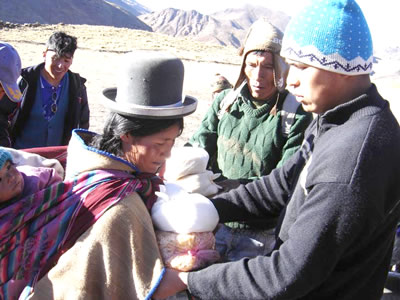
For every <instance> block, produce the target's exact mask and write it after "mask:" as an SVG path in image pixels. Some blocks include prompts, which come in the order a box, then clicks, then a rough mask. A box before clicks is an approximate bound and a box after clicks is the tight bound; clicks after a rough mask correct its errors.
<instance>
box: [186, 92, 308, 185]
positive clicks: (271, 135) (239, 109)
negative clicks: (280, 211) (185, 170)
mask: <svg viewBox="0 0 400 300" xmlns="http://www.w3.org/2000/svg"><path fill="white" fill-rule="evenodd" d="M229 91H231V90H227V91H224V92H222V93H221V94H220V95H218V97H217V98H216V99H215V100H214V102H213V104H212V106H211V107H210V109H209V110H208V112H207V114H206V116H205V117H204V119H203V121H202V123H201V126H200V128H199V130H198V131H197V132H196V133H195V134H194V135H193V137H192V138H191V139H190V141H189V143H190V144H191V145H198V146H200V147H202V148H204V149H205V150H206V151H207V152H208V153H209V155H210V168H211V169H212V170H213V171H214V172H215V173H222V175H223V176H224V177H225V178H228V179H255V178H258V177H261V176H263V175H266V174H269V173H270V172H271V170H273V169H274V168H275V167H277V166H280V165H282V163H283V162H285V161H286V160H287V159H288V158H289V157H290V156H292V155H293V154H294V153H295V152H296V151H297V150H298V149H299V147H300V145H301V143H302V141H303V138H304V131H305V129H306V128H307V126H308V125H309V124H310V122H311V120H312V115H311V114H310V113H305V112H304V110H303V109H302V107H301V105H300V106H299V107H298V109H297V112H296V117H295V121H294V123H293V125H292V126H291V128H290V133H289V134H288V136H285V135H284V134H283V130H282V127H281V109H282V104H283V101H284V99H285V97H286V95H287V91H284V92H282V93H279V96H278V101H276V100H275V99H271V100H270V101H266V103H265V104H263V105H261V106H255V105H254V104H253V101H254V99H253V98H252V97H251V95H250V93H249V91H248V88H247V86H246V88H244V89H243V90H242V91H241V92H240V93H239V95H238V97H237V99H236V101H235V102H234V103H233V104H232V106H231V107H230V109H229V112H227V113H225V114H224V115H223V116H222V118H221V120H219V119H218V112H219V111H220V103H221V101H222V100H223V99H224V98H225V96H226V95H227V94H228V93H229Z"/></svg>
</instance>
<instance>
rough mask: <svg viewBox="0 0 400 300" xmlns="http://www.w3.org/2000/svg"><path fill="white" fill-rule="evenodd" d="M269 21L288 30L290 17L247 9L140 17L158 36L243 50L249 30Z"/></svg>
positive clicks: (165, 12)
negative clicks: (259, 20) (266, 19)
mask: <svg viewBox="0 0 400 300" xmlns="http://www.w3.org/2000/svg"><path fill="white" fill-rule="evenodd" d="M263 16H264V17H267V18H269V19H270V20H271V23H272V24H275V26H277V27H278V28H280V29H281V30H284V28H285V27H286V24H287V23H288V22H289V19H290V17H289V16H287V15H286V14H284V13H282V12H275V11H272V10H270V9H268V8H264V7H259V6H252V5H246V6H244V7H243V8H240V9H226V10H224V11H221V12H217V13H214V14H212V15H203V14H201V13H200V12H198V11H195V10H190V11H185V10H179V9H175V8H167V9H164V10H161V11H158V12H153V13H149V14H145V15H141V16H139V19H140V20H142V21H143V22H144V23H146V24H148V25H149V26H151V27H152V29H153V30H154V31H155V32H158V33H164V34H167V35H170V36H175V37H191V38H193V39H195V40H197V41H201V42H209V43H216V44H218V45H223V46H233V47H236V48H238V47H240V46H241V43H242V42H243V40H244V38H245V35H246V32H247V29H248V28H249V27H250V26H251V24H253V23H254V21H256V20H257V19H259V18H260V17H263Z"/></svg>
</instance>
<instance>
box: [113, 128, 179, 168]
mask: <svg viewBox="0 0 400 300" xmlns="http://www.w3.org/2000/svg"><path fill="white" fill-rule="evenodd" d="M180 132H181V129H180V127H179V125H177V124H176V125H172V126H171V127H168V128H166V129H164V130H163V131H160V132H158V133H155V134H152V135H149V136H144V137H133V136H131V135H130V134H126V135H124V136H122V137H121V139H122V142H123V144H122V150H123V152H124V154H125V159H126V160H127V161H129V162H131V163H133V164H134V165H136V166H137V167H138V168H139V170H140V171H141V172H146V173H154V174H155V173H157V171H158V170H159V169H160V168H161V167H162V166H163V165H164V163H165V161H166V159H167V158H168V157H170V155H171V149H172V147H173V146H174V144H175V140H176V138H177V137H178V136H179V134H180Z"/></svg>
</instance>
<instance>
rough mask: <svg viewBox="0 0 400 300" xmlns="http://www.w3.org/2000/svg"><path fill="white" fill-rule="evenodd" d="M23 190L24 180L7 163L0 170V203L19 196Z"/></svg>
mask: <svg viewBox="0 0 400 300" xmlns="http://www.w3.org/2000/svg"><path fill="white" fill-rule="evenodd" d="M23 189H24V179H23V177H22V174H21V173H20V172H19V171H18V170H17V168H16V167H15V165H14V164H13V163H11V161H9V160H8V161H7V162H6V163H5V164H4V165H3V168H1V169H0V191H1V193H0V202H5V201H8V200H11V199H13V198H14V197H17V196H19V195H20V194H21V193H22V191H23Z"/></svg>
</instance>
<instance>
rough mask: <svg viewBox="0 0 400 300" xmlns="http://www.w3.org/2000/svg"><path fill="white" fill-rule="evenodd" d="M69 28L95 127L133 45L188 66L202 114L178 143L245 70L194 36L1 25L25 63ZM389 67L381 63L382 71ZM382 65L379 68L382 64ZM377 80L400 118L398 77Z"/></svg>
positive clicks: (187, 88)
mask: <svg viewBox="0 0 400 300" xmlns="http://www.w3.org/2000/svg"><path fill="white" fill-rule="evenodd" d="M56 30H63V31H66V32H67V33H69V34H72V35H74V36H77V37H78V46H79V48H78V50H77V51H76V53H75V57H74V62H73V65H72V67H71V70H72V71H74V72H78V73H80V74H81V76H83V77H85V78H86V79H87V83H86V86H87V91H88V97H89V106H90V110H91V119H90V130H92V131H95V132H101V129H102V125H103V123H104V120H105V117H106V115H107V109H106V108H105V107H103V105H102V99H103V96H102V90H103V89H105V88H108V87H113V86H116V79H115V78H116V75H117V74H116V65H117V63H118V61H119V59H120V58H121V56H122V55H123V54H124V53H125V52H128V51H131V50H133V49H163V50H167V51H169V52H171V53H173V54H175V55H177V56H178V57H180V58H181V59H182V60H183V62H184V65H185V81H184V94H187V95H191V96H194V97H196V98H197V99H198V100H199V104H198V108H197V110H196V112H195V113H194V114H192V115H190V116H188V117H186V118H185V130H184V132H183V134H182V136H181V137H180V138H179V139H178V141H177V143H176V144H177V145H182V144H183V143H184V142H186V141H187V140H188V139H189V137H190V136H191V135H192V134H193V132H194V131H195V130H196V129H197V128H198V126H199V124H200V122H201V119H202V117H203V116H204V114H205V113H206V111H207V109H208V107H209V106H210V104H211V87H210V83H211V80H212V78H213V76H214V74H215V73H221V74H223V75H224V76H226V77H227V78H228V79H229V80H230V81H231V82H232V83H233V82H234V81H235V80H236V77H237V74H238V72H239V64H240V58H239V57H238V55H237V50H236V49H235V48H231V47H220V46H214V45H207V44H202V43H199V42H194V41H191V40H189V39H177V38H172V37H169V36H166V35H161V34H157V33H150V32H145V31H138V30H132V29H121V28H118V29H117V28H112V27H105V26H87V25H62V24H60V25H47V26H38V27H34V26H18V27H16V28H3V29H0V40H2V41H5V42H8V43H10V44H12V45H13V46H14V47H15V48H16V49H17V50H18V52H19V54H20V56H21V59H22V65H23V67H27V66H30V65H34V64H38V63H40V62H42V61H43V57H42V52H43V50H44V49H45V42H46V40H47V39H48V37H49V36H50V35H51V33H52V32H54V31H56ZM382 66H383V65H381V66H380V67H381V68H380V69H383V68H382ZM378 69H379V68H378ZM375 78H376V81H375V83H376V84H377V86H378V89H379V91H380V92H381V94H382V95H383V96H384V97H385V98H386V99H388V100H390V101H391V103H390V104H391V107H392V110H393V111H394V113H395V115H396V117H397V119H398V120H400V100H399V98H398V94H399V91H400V90H399V88H400V81H399V78H398V77H390V76H389V77H388V76H381V74H376V75H374V76H373V78H372V79H373V80H374V79H375Z"/></svg>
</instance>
